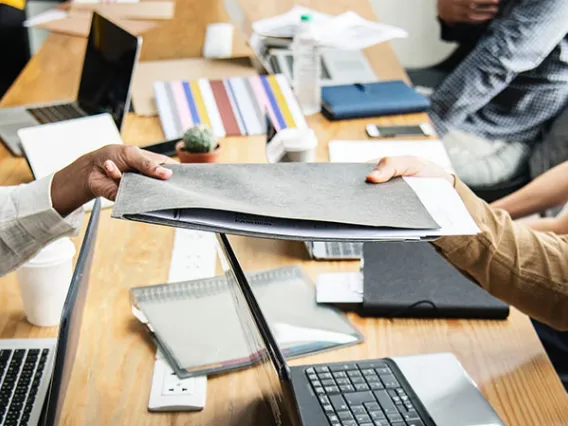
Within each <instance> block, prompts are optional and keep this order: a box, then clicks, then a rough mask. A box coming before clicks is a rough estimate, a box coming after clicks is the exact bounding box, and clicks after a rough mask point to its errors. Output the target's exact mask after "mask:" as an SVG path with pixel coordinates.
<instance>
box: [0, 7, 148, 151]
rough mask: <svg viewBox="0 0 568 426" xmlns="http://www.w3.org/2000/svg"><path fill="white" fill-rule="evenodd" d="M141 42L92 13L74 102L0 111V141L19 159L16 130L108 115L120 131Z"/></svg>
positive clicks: (128, 101) (0, 109)
mask: <svg viewBox="0 0 568 426" xmlns="http://www.w3.org/2000/svg"><path fill="white" fill-rule="evenodd" d="M141 43H142V39H141V38H140V37H137V36H134V35H132V34H130V33H129V32H127V31H125V30H123V29H122V28H120V27H119V26H117V25H116V24H114V23H112V22H111V21H109V20H108V19H106V18H105V17H103V16H101V15H99V14H98V13H97V12H94V13H93V19H92V21H91V30H90V33H89V38H88V41H87V49H86V51H85V59H84V61H83V72H82V74H81V82H80V85H79V92H78V95H77V99H76V100H74V101H60V102H54V103H49V104H35V105H25V106H20V107H13V108H0V139H1V140H2V141H3V142H4V144H5V145H6V147H7V148H8V149H9V150H10V151H11V152H12V154H14V155H18V156H21V155H22V149H21V146H20V140H19V138H18V130H19V129H23V128H26V127H33V126H37V125H38V124H46V123H54V122H58V121H64V120H69V119H73V118H79V117H86V116H90V115H96V114H101V113H105V112H107V113H110V114H111V115H112V117H113V119H114V122H115V123H116V126H117V128H118V129H119V130H120V129H121V127H122V123H123V121H124V117H125V115H126V113H127V112H128V110H129V108H130V86H131V82H132V75H133V73H134V68H135V64H136V62H137V60H138V56H139V54H140V47H141Z"/></svg>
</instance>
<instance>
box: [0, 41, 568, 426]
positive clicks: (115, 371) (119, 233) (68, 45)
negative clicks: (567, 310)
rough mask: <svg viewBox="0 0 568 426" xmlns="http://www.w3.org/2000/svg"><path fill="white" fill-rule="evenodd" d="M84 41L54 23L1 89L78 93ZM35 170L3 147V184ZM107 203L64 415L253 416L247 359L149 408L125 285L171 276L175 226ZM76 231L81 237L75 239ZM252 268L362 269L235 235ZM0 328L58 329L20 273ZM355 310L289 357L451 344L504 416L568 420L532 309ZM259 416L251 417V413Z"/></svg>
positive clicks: (227, 154)
mask: <svg viewBox="0 0 568 426" xmlns="http://www.w3.org/2000/svg"><path fill="white" fill-rule="evenodd" d="M83 43H84V41H83V40H81V39H77V38H72V37H67V36H62V35H51V36H50V37H49V38H48V40H47V42H46V43H45V45H44V46H43V47H42V48H41V50H40V51H39V52H38V53H37V54H36V55H35V56H34V58H33V59H32V61H31V62H30V64H29V65H28V66H27V68H26V69H25V70H24V72H23V73H22V75H21V76H20V77H19V79H18V80H17V81H16V83H15V84H14V86H13V87H12V88H11V90H10V91H9V93H8V94H7V95H6V97H5V98H4V99H3V101H2V103H1V104H2V106H7V105H16V104H23V103H29V102H36V101H48V100H52V99H60V98H65V97H72V96H73V95H74V93H75V92H76V88H77V86H78V80H79V70H80V65H81V61H82V57H83V49H84V46H83ZM374 50H375V51H377V50H378V51H379V52H380V51H384V52H385V55H383V56H382V58H383V60H382V61H379V60H376V61H373V63H374V64H375V66H376V67H378V66H381V67H383V68H381V69H379V74H380V75H385V73H386V74H388V75H392V76H396V75H398V76H399V77H402V76H403V71H402V70H401V69H400V67H399V66H398V65H397V63H396V62H395V60H394V56H393V55H392V52H390V51H389V48H388V46H383V47H380V48H375V49H374ZM424 118H425V117H424V116H423V115H414V116H405V117H392V118H388V119H381V120H378V121H380V122H382V123H383V124H392V123H394V124H403V123H407V124H408V123H418V122H420V121H421V120H423V119H424ZM309 121H310V125H311V126H312V127H313V128H314V129H315V130H316V132H317V135H318V137H319V139H320V141H321V143H320V146H319V148H318V150H319V151H318V158H319V159H320V160H327V158H328V157H327V141H329V140H330V139H335V138H338V139H362V138H365V134H364V129H363V127H364V124H365V122H367V121H368V120H359V121H357V120H356V121H350V122H342V123H329V122H327V121H326V120H325V119H323V118H321V117H315V118H310V120H309ZM123 135H124V140H125V142H126V143H129V144H139V145H144V144H147V143H151V142H155V141H158V140H161V138H162V137H163V135H162V132H161V130H160V126H159V124H158V120H157V118H140V117H136V116H134V115H132V114H131V115H130V116H129V117H128V118H127V121H126V124H125V127H124V131H123ZM223 160H225V161H229V160H230V161H250V162H261V161H264V147H263V137H250V138H232V139H228V140H225V141H223ZM30 180H31V175H30V172H29V170H28V168H27V166H26V164H25V162H24V160H22V159H15V158H12V157H11V156H10V155H9V154H8V153H7V151H6V150H5V149H4V148H3V147H0V185H15V184H19V183H22V182H28V181H30ZM109 216H110V211H108V210H106V211H104V212H103V214H102V218H101V224H100V229H99V236H98V241H97V245H96V254H95V260H94V267H93V272H92V274H91V288H90V290H89V294H88V300H87V306H86V310H85V313H84V319H83V326H82V335H81V339H80V346H79V351H78V354H77V359H76V361H75V366H74V370H73V375H72V379H71V383H70V386H69V389H68V392H67V399H66V403H65V416H64V419H65V421H64V423H65V424H69V425H150V424H151V425H182V424H183V425H186V424H187V425H215V426H217V425H225V424H234V425H237V424H238V425H249V424H250V425H252V424H262V425H264V424H266V423H262V422H258V417H255V416H256V415H257V414H258V413H257V412H256V411H255V409H254V408H253V405H252V404H251V400H252V399H253V397H254V395H255V392H256V391H255V389H256V384H255V377H254V375H252V374H251V372H250V371H245V372H240V373H235V374H230V375H227V376H224V377H220V378H215V379H211V380H209V384H208V395H207V407H206V409H205V410H204V411H203V412H201V413H192V414H150V413H148V412H147V411H146V407H147V403H148V394H149V389H150V379H151V376H152V367H153V359H154V352H155V349H154V347H153V346H152V344H151V343H150V342H149V341H148V339H147V338H146V337H145V336H146V334H145V332H144V330H143V328H142V327H141V326H140V325H139V324H138V323H137V322H136V320H135V319H134V318H133V317H132V315H131V314H130V306H129V299H128V289H129V288H130V287H134V286H140V285H146V284H154V283H161V282H165V281H166V279H167V273H168V267H169V261H170V253H171V248H172V241H173V230H172V229H167V228H161V227H157V226H149V225H144V224H139V223H131V222H124V221H117V220H111V219H110V217H109ZM80 241H81V239H80V238H76V239H75V243H76V244H77V245H78V244H80ZM233 241H234V245H235V250H236V253H237V255H238V256H239V258H240V260H241V262H242V263H243V266H244V268H245V270H252V269H261V268H265V267H275V266H280V265H284V264H294V263H298V262H302V263H303V266H304V267H305V268H306V270H307V271H308V272H309V274H310V275H311V276H312V277H313V278H315V276H316V275H317V274H318V273H320V272H325V271H340V270H355V269H356V267H357V264H356V263H355V262H345V263H343V262H335V263H333V262H330V263H327V262H313V261H308V260H307V256H306V253H305V250H304V248H303V246H302V245H301V244H298V243H290V242H285V241H268V240H254V239H244V238H234V239H233ZM0 288H1V291H0V307H1V309H0V336H1V337H2V338H11V337H19V338H26V337H46V336H54V335H55V334H56V330H55V329H40V328H34V327H32V326H30V325H28V324H27V323H26V321H25V320H24V316H23V311H22V305H21V301H20V298H19V294H18V289H17V285H16V280H15V276H14V274H11V275H8V276H6V277H4V278H2V279H0ZM350 318H351V320H352V321H353V322H354V323H355V324H356V326H357V327H358V328H359V329H360V330H361V331H362V332H363V333H364V334H365V337H366V342H365V343H364V344H361V345H358V346H355V347H351V348H346V349H342V350H337V351H332V352H329V353H326V354H322V355H318V356H313V357H309V358H304V359H302V360H297V361H294V362H293V363H294V364H295V363H309V362H329V361H341V360H352V359H366V358H377V357H384V356H394V355H404V354H419V353H428V352H443V351H448V352H452V353H454V354H455V355H456V356H457V357H458V358H459V359H460V361H461V362H462V363H463V365H464V366H465V368H466V369H467V371H468V372H469V374H470V375H471V376H472V377H473V379H474V380H475V381H476V382H477V383H478V384H479V386H480V388H481V390H482V392H483V394H484V395H485V396H486V397H487V398H488V399H489V401H490V403H491V404H492V405H493V407H494V408H495V409H496V410H497V412H498V413H499V414H500V415H501V416H502V418H503V419H504V420H505V422H506V423H507V424H509V425H527V426H531V425H538V426H552V425H563V424H567V423H568V399H567V398H566V394H565V392H564V389H563V388H562V386H561V384H560V382H559V381H558V379H557V377H556V375H555V373H554V371H553V369H552V366H551V364H550V362H549V361H548V358H547V357H546V355H545V353H544V351H543V349H542V347H541V345H540V343H539V341H538V339H537V336H536V334H535V333H534V331H533V329H532V326H531V324H530V322H529V319H528V318H527V317H526V316H525V315H523V314H521V313H519V312H518V311H516V310H515V309H513V310H512V312H511V316H510V318H509V319H508V320H507V321H503V322H500V321H495V322H492V321H487V322H484V321H459V320H452V321H444V320H425V321H420V320H386V319H362V318H359V317H357V316H355V315H351V317H350ZM255 420H256V423H255Z"/></svg>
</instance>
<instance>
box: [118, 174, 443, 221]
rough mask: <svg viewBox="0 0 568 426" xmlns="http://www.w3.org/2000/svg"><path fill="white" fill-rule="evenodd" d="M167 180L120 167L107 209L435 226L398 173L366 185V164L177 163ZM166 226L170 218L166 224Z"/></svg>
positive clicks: (122, 214) (121, 213)
mask: <svg viewBox="0 0 568 426" xmlns="http://www.w3.org/2000/svg"><path fill="white" fill-rule="evenodd" d="M168 167H169V168H171V169H172V170H173V176H172V177H171V178H170V179H169V180H167V181H161V180H156V179H152V178H148V177H145V176H142V175H139V174H134V173H126V174H125V175H124V177H123V178H122V180H121V183H120V188H119V192H118V196H117V199H116V203H115V205H114V208H113V212H112V215H113V217H117V218H124V217H125V216H132V215H139V214H143V213H146V212H152V211H159V210H170V209H191V208H201V209H214V210H221V211H229V212H237V213H244V214H252V215H259V216H267V217H276V218H288V219H295V220H305V221H318V222H332V223H342V224H354V225H364V226H372V227H392V228H412V229H436V228H439V226H438V225H437V223H436V222H435V221H434V220H433V219H432V217H431V216H430V214H429V213H428V211H427V210H426V209H425V207H424V206H423V205H422V203H421V201H420V199H419V198H418V197H417V196H416V194H415V193H414V191H413V190H412V189H411V188H410V186H409V185H408V184H407V183H406V182H405V181H404V180H403V179H393V180H392V181H390V182H388V183H386V184H382V185H373V184H369V183H366V182H365V176H366V175H367V174H368V173H369V172H370V171H371V170H372V169H373V167H374V166H373V165H371V164H339V163H337V164H334V163H281V164H179V165H177V164H176V165H170V166H168ZM170 225H171V224H170Z"/></svg>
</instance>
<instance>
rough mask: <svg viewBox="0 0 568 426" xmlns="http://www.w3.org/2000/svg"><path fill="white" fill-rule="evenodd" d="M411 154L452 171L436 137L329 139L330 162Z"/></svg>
mask: <svg viewBox="0 0 568 426" xmlns="http://www.w3.org/2000/svg"><path fill="white" fill-rule="evenodd" d="M401 155H413V156H416V157H421V158H424V159H425V160H429V161H431V162H433V163H436V164H438V165H440V166H441V167H443V168H444V169H445V170H446V171H448V172H450V173H453V167H452V163H451V161H450V157H448V153H447V152H446V148H445V147H444V144H443V143H442V142H441V141H440V140H438V139H425V140H396V139H393V140H381V141H347V140H341V141H331V142H330V143H329V160H330V161H331V162H332V163H367V162H369V161H372V160H378V159H380V158H383V157H397V156H401Z"/></svg>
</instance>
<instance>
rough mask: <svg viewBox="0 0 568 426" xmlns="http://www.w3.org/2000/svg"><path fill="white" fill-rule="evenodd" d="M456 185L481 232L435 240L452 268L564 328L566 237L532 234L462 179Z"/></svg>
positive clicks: (567, 313)
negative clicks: (472, 189) (486, 201)
mask: <svg viewBox="0 0 568 426" xmlns="http://www.w3.org/2000/svg"><path fill="white" fill-rule="evenodd" d="M456 188H457V190H458V192H459V193H460V196H461V197H462V199H463V200H464V202H465V204H466V206H467V208H468V210H469V211H470V213H471V214H472V216H473V218H474V219H475V220H476V222H477V224H478V226H479V227H480V229H481V233H480V234H478V235H476V236H467V237H444V238H441V239H439V240H438V241H436V242H435V243H434V244H435V246H437V248H438V249H439V252H440V253H441V254H442V255H443V256H444V257H445V258H446V259H447V260H448V261H449V262H450V263H452V264H453V265H454V266H455V267H456V268H458V269H460V270H461V271H462V272H464V273H465V274H467V276H468V277H470V278H471V279H473V280H474V281H475V282H477V283H478V284H479V285H480V286H482V287H483V288H484V289H486V290H487V291H488V292H490V293H491V294H493V295H494V296H496V297H498V298H499V299H501V300H503V301H505V302H507V303H509V304H511V305H512V306H515V307H516V308H518V309H519V310H521V311H523V312H524V313H526V314H527V315H529V316H531V317H532V318H535V319H537V320H539V321H542V322H544V323H547V324H550V325H551V326H553V327H555V328H558V329H562V330H566V329H568V237H561V236H558V235H555V234H544V233H540V232H536V231H534V230H532V229H530V228H529V227H527V226H525V225H523V224H520V223H516V222H514V221H513V220H512V219H511V217H510V216H509V215H508V214H507V213H506V212H504V211H502V210H493V209H492V208H491V207H490V206H488V205H487V204H486V203H485V202H483V201H482V200H480V199H479V198H477V197H476V196H475V195H474V194H473V193H472V192H471V191H470V190H469V189H468V188H467V187H466V186H465V185H464V184H463V183H461V182H459V181H458V182H457V183H456Z"/></svg>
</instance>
